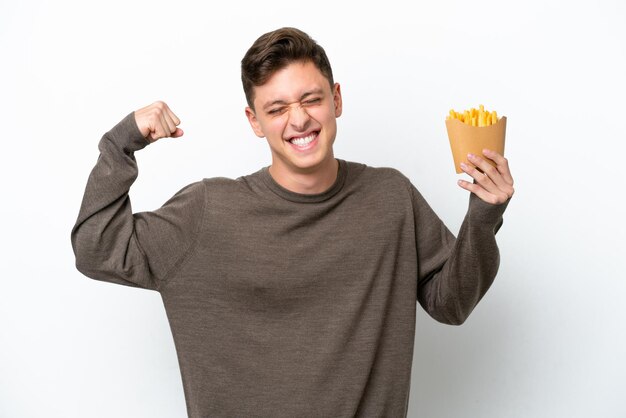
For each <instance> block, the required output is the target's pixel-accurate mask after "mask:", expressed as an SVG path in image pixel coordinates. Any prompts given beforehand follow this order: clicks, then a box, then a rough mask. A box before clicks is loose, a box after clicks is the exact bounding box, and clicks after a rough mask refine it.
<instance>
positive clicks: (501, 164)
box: [483, 149, 513, 186]
mask: <svg viewBox="0 0 626 418" xmlns="http://www.w3.org/2000/svg"><path fill="white" fill-rule="evenodd" d="M483 154H484V155H485V157H487V158H489V159H490V160H492V161H493V162H495V163H496V168H497V169H498V171H499V172H500V174H502V177H503V179H504V181H505V182H506V183H507V184H509V185H511V186H513V177H512V176H511V171H510V169H509V160H507V159H506V158H504V157H503V156H502V155H500V154H498V153H497V152H495V151H492V150H489V149H484V150H483Z"/></svg>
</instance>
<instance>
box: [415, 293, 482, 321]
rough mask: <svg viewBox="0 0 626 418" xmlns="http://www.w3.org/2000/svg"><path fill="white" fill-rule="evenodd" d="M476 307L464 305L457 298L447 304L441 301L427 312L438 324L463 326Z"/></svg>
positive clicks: (447, 301) (451, 299) (428, 308)
mask: <svg viewBox="0 0 626 418" xmlns="http://www.w3.org/2000/svg"><path fill="white" fill-rule="evenodd" d="M474 306H475V305H473V304H472V305H471V306H468V305H464V304H463V303H461V301H460V300H458V299H456V298H450V299H448V300H446V301H445V302H443V301H440V302H439V303H437V304H435V305H431V306H428V307H427V309H426V311H427V312H428V314H429V315H430V316H431V317H432V318H433V319H434V320H435V321H437V322H439V323H441V324H445V325H455V326H459V325H463V324H464V323H465V321H467V318H469V316H470V313H471V312H472V310H473V307H474Z"/></svg>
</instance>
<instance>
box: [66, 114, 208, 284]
mask: <svg viewBox="0 0 626 418" xmlns="http://www.w3.org/2000/svg"><path fill="white" fill-rule="evenodd" d="M179 123H180V120H179V119H178V118H177V117H176V115H174V113H173V112H172V111H171V110H170V109H169V107H167V105H166V104H165V103H163V102H156V103H154V104H152V105H150V106H147V107H144V108H142V109H139V110H138V111H136V112H133V113H131V114H129V115H128V116H126V117H125V118H124V119H123V120H122V121H121V122H120V123H118V124H117V125H116V126H115V127H114V128H113V129H111V130H110V131H109V132H107V133H106V134H105V135H104V136H103V137H102V139H101V140H100V143H99V145H98V148H99V150H100V156H99V157H98V161H97V163H96V165H95V167H94V168H93V170H92V171H91V174H90V176H89V180H88V182H87V186H86V188H85V194H84V197H83V201H82V205H81V209H80V212H79V215H78V219H77V221H76V224H75V225H74V227H73V229H72V234H71V240H72V248H73V249H74V254H75V255H76V267H77V268H78V270H80V271H81V272H82V273H83V274H85V275H87V276H89V277H91V278H93V279H97V280H104V281H109V282H113V283H118V284H124V285H129V286H137V287H143V288H148V289H155V290H156V289H158V288H159V286H160V285H161V284H162V283H163V282H165V281H166V280H167V278H169V277H170V276H171V275H172V274H173V273H174V272H175V270H176V268H177V267H178V266H179V265H180V263H181V262H182V260H183V259H184V257H185V255H186V254H187V253H188V252H189V250H190V248H191V247H192V245H193V242H194V237H195V236H196V234H197V233H198V232H197V231H198V226H199V224H200V222H201V221H200V219H201V213H202V208H203V205H204V201H205V199H204V185H203V183H202V182H198V183H194V184H191V185H189V186H187V187H185V188H184V189H182V190H181V191H180V192H178V193H177V194H176V195H175V196H174V197H173V198H172V199H170V200H169V201H168V202H167V203H166V204H165V205H163V207H161V208H160V209H158V210H156V211H154V212H142V213H137V214H133V213H132V208H131V203H130V198H129V196H128V192H129V189H130V187H131V185H132V184H133V182H134V181H135V179H136V178H137V174H138V170H137V163H136V160H135V156H134V153H135V151H138V150H140V149H142V148H144V147H146V146H147V145H148V144H149V143H150V142H154V141H156V140H158V139H160V138H164V137H168V136H169V137H180V136H182V134H183V132H182V130H181V129H179V128H177V125H178V124H179Z"/></svg>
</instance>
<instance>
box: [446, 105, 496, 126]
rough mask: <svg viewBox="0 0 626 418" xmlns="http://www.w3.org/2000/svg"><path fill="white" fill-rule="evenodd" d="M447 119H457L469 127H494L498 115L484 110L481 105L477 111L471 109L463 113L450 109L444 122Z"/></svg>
mask: <svg viewBox="0 0 626 418" xmlns="http://www.w3.org/2000/svg"><path fill="white" fill-rule="evenodd" d="M448 119H458V120H460V121H461V122H463V123H465V124H466V125H469V126H478V127H483V126H490V125H495V124H496V123H497V122H498V114H497V113H496V111H495V110H494V111H491V112H490V111H488V110H485V107H484V106H483V105H480V106H478V109H476V108H471V109H470V110H466V111H464V112H463V113H459V112H456V111H454V109H450V114H449V115H448V116H447V117H446V120H448Z"/></svg>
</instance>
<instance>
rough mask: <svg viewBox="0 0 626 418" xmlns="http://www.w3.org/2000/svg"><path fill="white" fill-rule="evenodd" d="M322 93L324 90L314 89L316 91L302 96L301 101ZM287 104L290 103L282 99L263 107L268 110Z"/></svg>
mask: <svg viewBox="0 0 626 418" xmlns="http://www.w3.org/2000/svg"><path fill="white" fill-rule="evenodd" d="M322 93H324V90H323V89H321V88H317V89H314V90H311V91H307V92H305V93H304V94H303V95H302V96H300V101H302V100H304V99H306V98H307V97H309V96H313V95H315V94H322ZM286 104H288V103H287V102H286V101H284V100H281V99H279V100H274V101H271V102H269V103H267V104H265V105H263V109H264V110H267V108H270V107H272V106H275V105H286Z"/></svg>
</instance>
